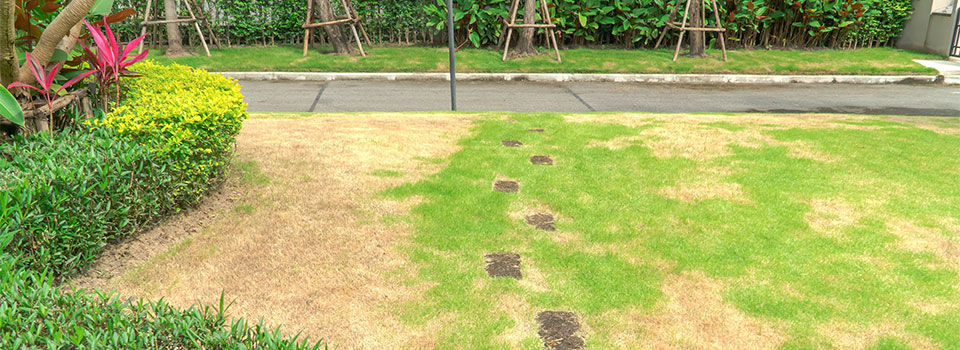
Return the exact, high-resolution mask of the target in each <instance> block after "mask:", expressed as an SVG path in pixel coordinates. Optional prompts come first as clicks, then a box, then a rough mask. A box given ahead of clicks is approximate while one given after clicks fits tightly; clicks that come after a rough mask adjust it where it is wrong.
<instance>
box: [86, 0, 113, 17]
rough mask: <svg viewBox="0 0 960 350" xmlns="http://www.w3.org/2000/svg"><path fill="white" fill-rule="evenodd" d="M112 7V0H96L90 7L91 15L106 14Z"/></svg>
mask: <svg viewBox="0 0 960 350" xmlns="http://www.w3.org/2000/svg"><path fill="white" fill-rule="evenodd" d="M112 9H113V0H97V2H96V3H94V4H93V7H92V8H90V15H91V16H106V15H108V14H110V11H111V10H112Z"/></svg>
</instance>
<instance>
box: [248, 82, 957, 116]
mask: <svg viewBox="0 0 960 350" xmlns="http://www.w3.org/2000/svg"><path fill="white" fill-rule="evenodd" d="M240 83H241V86H242V91H243V94H244V96H245V98H246V102H247V103H248V104H249V105H250V111H251V112H318V113H324V112H407V111H442V110H449V108H450V95H449V93H450V92H449V83H448V82H442V81H437V82H416V81H330V82H294V81H279V82H262V81H241V82H240ZM457 94H458V102H457V103H458V105H459V107H460V110H462V111H513V112H568V113H572V112H591V111H600V112H668V113H692V112H714V113H737V112H770V113H852V114H893V115H924V116H960V87H957V86H952V87H950V86H940V85H841V84H830V85H808V84H791V85H763V86H759V85H754V86H742V85H708V86H707V85H642V84H628V83H564V84H558V83H533V82H503V81H498V82H461V83H459V84H458V90H457Z"/></svg>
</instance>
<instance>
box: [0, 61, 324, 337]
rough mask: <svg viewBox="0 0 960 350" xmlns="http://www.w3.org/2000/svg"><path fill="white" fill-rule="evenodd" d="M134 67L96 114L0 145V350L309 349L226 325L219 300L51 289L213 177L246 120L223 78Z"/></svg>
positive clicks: (199, 191) (219, 174) (190, 198)
mask: <svg viewBox="0 0 960 350" xmlns="http://www.w3.org/2000/svg"><path fill="white" fill-rule="evenodd" d="M135 69H136V70H137V71H140V72H142V73H145V74H146V76H145V77H142V78H138V79H135V80H131V81H129V82H130V84H129V85H127V92H126V99H125V100H124V103H123V105H122V106H120V107H117V108H115V109H113V110H112V111H110V113H108V114H107V115H105V116H103V117H102V118H99V119H96V120H92V121H87V122H85V123H81V125H80V126H78V127H77V128H76V129H74V130H65V131H62V132H58V133H56V134H55V135H54V136H49V135H47V134H45V133H43V134H34V135H31V136H29V137H26V138H18V139H17V140H16V141H15V142H14V143H12V144H0V349H18V348H54V349H56V348H76V347H79V348H115V349H121V348H122V349H131V348H144V349H147V348H149V349H154V348H163V349H181V348H204V349H249V348H256V349H274V348H276V349H301V348H309V347H311V345H309V343H308V342H306V340H298V339H297V337H294V338H292V339H288V338H283V337H282V336H281V334H280V332H279V330H273V331H271V330H269V329H265V328H264V327H262V326H261V325H248V324H246V323H244V321H242V320H240V321H236V322H234V323H228V322H227V321H226V320H225V318H224V316H223V311H224V305H223V303H222V302H221V305H219V307H217V308H210V307H201V308H191V309H187V310H184V311H181V310H177V309H175V308H172V307H170V306H169V305H166V304H164V303H162V302H152V303H151V302H147V303H144V302H142V301H137V302H135V303H132V302H125V301H120V300H116V299H115V298H113V297H112V296H109V295H106V294H102V293H100V292H96V291H93V292H84V291H81V292H76V293H74V292H68V291H63V290H61V289H60V288H59V287H57V286H56V282H57V281H59V280H62V279H64V278H66V277H69V276H70V275H73V274H75V273H77V272H80V271H82V270H83V269H84V268H85V267H87V266H88V265H89V263H90V262H91V261H92V260H94V259H95V258H96V257H97V256H98V255H99V254H100V253H101V252H102V250H103V247H104V246H105V245H106V244H107V243H108V242H109V241H111V240H115V239H118V238H122V237H124V236H127V235H130V234H134V233H136V232H138V231H140V230H143V229H145V228H147V227H149V226H151V225H152V224H154V223H156V222H158V221H159V220H162V219H163V218H166V217H168V216H169V215H171V214H173V213H175V212H177V211H179V210H181V209H183V208H185V207H187V206H189V205H192V204H194V203H196V202H197V201H198V200H199V199H200V198H201V197H202V195H203V194H204V193H205V192H206V191H207V190H209V189H210V188H211V187H213V186H215V185H217V184H218V183H219V181H220V180H221V179H222V178H223V175H224V172H225V170H226V167H227V164H228V162H229V159H230V157H231V153H232V150H233V145H234V138H235V136H236V134H237V133H238V132H239V130H240V127H241V125H242V122H243V120H244V119H245V118H247V113H246V106H245V105H244V104H243V97H242V96H241V95H240V91H239V87H238V86H237V84H236V82H235V81H233V80H230V79H227V78H224V77H222V76H220V75H215V74H209V73H207V72H204V71H201V70H193V69H191V68H187V67H184V66H160V65H157V64H154V63H149V62H147V63H144V64H141V65H138V66H137V67H136V68H135ZM319 346H320V343H319V342H317V343H315V344H314V345H312V347H313V348H316V347H319Z"/></svg>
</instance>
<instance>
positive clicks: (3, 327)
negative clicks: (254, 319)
mask: <svg viewBox="0 0 960 350" xmlns="http://www.w3.org/2000/svg"><path fill="white" fill-rule="evenodd" d="M16 265H17V264H16V263H15V262H14V259H13V258H12V257H10V256H8V255H0V348H2V349H30V348H47V349H61V348H67V349H70V348H86V349H193V348H198V349H317V348H319V347H320V346H321V342H315V343H313V344H311V343H309V342H308V341H307V339H298V338H299V337H297V336H295V337H293V338H285V337H283V336H282V334H281V333H280V331H279V329H274V330H271V329H268V328H265V327H264V326H263V324H262V323H260V324H256V325H250V324H247V323H246V322H245V321H244V320H242V319H240V320H235V321H233V322H232V323H231V322H228V320H227V318H226V317H225V315H224V314H225V312H226V308H227V305H225V304H224V301H223V299H222V298H221V301H220V304H219V305H217V306H216V307H210V306H202V307H191V308H189V309H186V310H182V311H181V310H178V309H176V308H174V307H172V306H170V305H168V304H166V303H164V302H163V301H158V302H143V301H140V300H137V301H135V300H127V301H123V300H119V299H118V298H117V296H116V295H110V294H104V293H102V292H98V291H91V292H87V291H80V292H68V291H65V290H62V289H61V288H60V287H57V286H55V285H54V284H53V283H52V281H51V278H50V277H49V276H48V275H45V274H42V273H38V272H35V271H30V270H23V269H17V268H16Z"/></svg>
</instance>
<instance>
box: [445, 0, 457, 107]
mask: <svg viewBox="0 0 960 350" xmlns="http://www.w3.org/2000/svg"><path fill="white" fill-rule="evenodd" d="M453 32H454V31H453V0H447V42H448V43H449V46H450V47H449V51H450V110H452V111H456V110H457V66H456V60H455V59H454V57H453V51H454V50H456V49H455V48H454V46H455V44H454V42H453V41H454V37H453Z"/></svg>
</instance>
